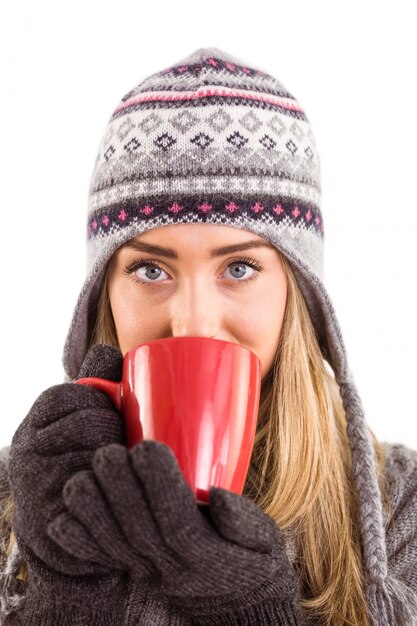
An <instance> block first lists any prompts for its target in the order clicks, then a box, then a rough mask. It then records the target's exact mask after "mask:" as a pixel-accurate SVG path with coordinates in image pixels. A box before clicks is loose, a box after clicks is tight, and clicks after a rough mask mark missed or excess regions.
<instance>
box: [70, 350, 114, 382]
mask: <svg viewBox="0 0 417 626" xmlns="http://www.w3.org/2000/svg"><path fill="white" fill-rule="evenodd" d="M122 372H123V355H122V353H121V351H120V349H119V348H118V347H117V346H110V345H107V344H96V345H95V346H93V347H92V348H90V350H89V351H88V352H87V355H86V357H85V359H84V361H83V364H82V365H81V368H80V371H79V372H78V378H90V377H98V378H106V379H107V380H112V381H114V382H118V381H119V380H121V378H122Z"/></svg>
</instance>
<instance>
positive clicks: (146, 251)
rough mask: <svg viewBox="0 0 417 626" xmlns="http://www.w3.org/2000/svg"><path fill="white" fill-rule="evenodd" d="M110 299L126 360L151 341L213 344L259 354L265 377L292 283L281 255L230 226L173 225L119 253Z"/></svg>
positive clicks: (113, 261)
mask: <svg viewBox="0 0 417 626" xmlns="http://www.w3.org/2000/svg"><path fill="white" fill-rule="evenodd" d="M259 244H262V245H259ZM222 248H224V249H222ZM226 248H228V249H226ZM232 248H233V249H232ZM109 296H110V305H111V309H112V312H113V317H114V322H115V325H116V331H117V336H118V340H119V345H120V349H121V351H122V353H123V354H125V353H126V352H127V351H128V350H130V349H131V348H134V347H135V346H137V345H138V344H140V343H143V342H145V341H150V340H152V339H161V338H163V337H184V336H190V337H191V336H192V337H214V338H215V339H223V340H225V341H231V342H234V343H238V344H240V345H242V346H244V347H246V348H248V349H249V350H251V351H252V352H254V353H255V354H256V355H257V356H258V357H259V359H260V360H261V363H262V377H264V376H265V375H266V374H267V373H268V371H269V370H270V369H271V367H272V365H273V362H274V357H275V352H276V347H277V343H278V339H279V336H280V333H281V327H282V322H283V318H284V310H285V303H286V298H287V283H286V278H285V274H284V270H283V267H282V263H281V257H280V254H279V252H278V251H277V250H276V248H274V247H273V246H272V245H271V244H269V243H268V242H267V241H266V240H265V239H263V238H262V237H259V236H258V235H255V234H253V233H251V232H249V231H245V230H241V229H238V228H235V227H231V226H219V225H215V224H172V225H169V226H164V227H161V228H156V229H154V230H150V231H147V232H145V233H142V234H140V235H137V236H136V237H134V238H133V239H131V240H130V241H129V242H127V243H126V244H125V245H124V246H122V247H121V248H119V249H118V250H117V251H116V252H115V253H114V255H113V257H112V258H111V260H110V263H109Z"/></svg>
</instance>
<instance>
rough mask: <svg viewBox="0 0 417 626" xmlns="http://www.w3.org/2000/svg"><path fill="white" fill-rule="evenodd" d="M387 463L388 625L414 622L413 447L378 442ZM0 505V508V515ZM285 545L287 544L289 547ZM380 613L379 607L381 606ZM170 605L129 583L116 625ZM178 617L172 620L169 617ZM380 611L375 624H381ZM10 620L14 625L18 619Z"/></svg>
mask: <svg viewBox="0 0 417 626" xmlns="http://www.w3.org/2000/svg"><path fill="white" fill-rule="evenodd" d="M384 447H385V451H386V455H387V463H386V467H385V477H386V480H387V487H388V491H389V494H390V500H391V505H392V510H393V517H392V520H391V521H390V522H388V520H386V519H384V526H386V530H385V540H386V546H387V554H388V573H389V575H390V577H391V580H394V579H395V581H396V584H397V586H398V587H399V588H401V589H402V593H403V598H404V607H403V608H399V605H394V606H391V607H389V610H390V611H391V615H390V620H391V621H390V624H391V626H416V625H417V612H416V606H417V567H416V563H417V451H414V450H411V449H409V448H408V447H406V446H404V445H401V444H384ZM7 457H8V448H3V449H2V450H1V451H0V459H1V462H0V502H1V503H3V507H4V504H5V502H6V501H7V498H8V496H9V495H10V487H9V484H8V480H7ZM2 512H3V508H1V509H0V515H1V513H2ZM9 533H10V528H7V529H6V528H5V529H4V530H3V535H2V539H3V543H2V548H1V552H0V561H1V562H2V563H3V566H2V569H1V571H0V623H1V624H4V625H5V626H7V625H8V624H13V616H15V615H18V613H19V607H20V606H21V605H22V604H23V602H24V597H25V587H24V584H23V583H21V584H20V585H19V583H16V578H15V577H16V573H17V572H18V570H19V567H20V565H21V563H22V559H21V556H20V554H19V552H18V550H17V547H15V549H14V551H13V552H12V553H11V554H10V556H9V557H8V559H6V558H5V546H6V544H7V540H8V535H9ZM285 540H286V545H287V553H288V556H289V558H290V560H291V562H293V560H294V558H295V552H294V548H293V542H292V536H291V533H288V532H287V533H286V535H285ZM290 545H291V547H290ZM384 611H385V609H384ZM173 619H174V618H173V617H172V616H171V615H170V609H169V606H168V605H167V603H166V601H165V600H164V598H162V597H157V596H155V595H152V593H150V591H149V590H147V589H146V588H142V589H138V588H137V587H134V586H132V587H131V589H130V594H129V597H128V598H127V600H126V614H125V615H124V616H120V623H121V624H126V625H127V626H137V625H138V624H146V625H149V624H155V625H156V626H159V625H161V626H162V625H167V624H173V623H174V621H173ZM175 619H178V618H175ZM384 620H385V617H384V614H383V613H382V614H381V619H380V620H379V621H378V619H377V620H376V621H375V624H384V623H385V621H384ZM16 623H19V622H18V621H17V622H16ZM176 623H177V626H185V625H186V624H187V622H186V621H177V622H176Z"/></svg>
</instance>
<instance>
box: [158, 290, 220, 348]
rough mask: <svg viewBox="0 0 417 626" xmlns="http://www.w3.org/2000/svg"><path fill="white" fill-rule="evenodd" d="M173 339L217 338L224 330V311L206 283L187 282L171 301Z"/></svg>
mask: <svg viewBox="0 0 417 626" xmlns="http://www.w3.org/2000/svg"><path fill="white" fill-rule="evenodd" d="M170 312H171V332H172V336H173V337H209V338H212V337H216V336H218V335H220V334H221V330H222V319H223V318H222V310H221V306H220V303H219V301H218V298H216V295H215V293H214V291H213V290H211V289H210V288H209V287H208V285H207V282H206V281H199V282H197V281H194V282H191V281H190V282H187V284H184V285H183V286H182V287H179V288H178V290H177V293H176V294H175V296H174V297H173V298H172V301H171V310H170Z"/></svg>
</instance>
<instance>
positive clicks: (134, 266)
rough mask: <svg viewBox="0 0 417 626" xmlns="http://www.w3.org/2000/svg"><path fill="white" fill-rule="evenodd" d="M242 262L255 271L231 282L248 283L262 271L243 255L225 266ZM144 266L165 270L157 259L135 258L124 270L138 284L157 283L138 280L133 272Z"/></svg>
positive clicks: (155, 282)
mask: <svg viewBox="0 0 417 626" xmlns="http://www.w3.org/2000/svg"><path fill="white" fill-rule="evenodd" d="M239 263H241V264H244V265H248V266H249V267H251V268H252V269H254V270H256V273H255V274H253V275H252V276H250V277H249V278H245V279H242V280H239V279H237V280H235V281H233V282H237V283H248V282H250V281H251V280H255V279H256V278H258V275H259V272H262V271H263V269H264V268H263V267H262V265H259V263H257V262H256V261H254V260H253V259H250V258H248V257H245V258H243V259H237V260H236V261H232V262H231V263H229V265H228V266H227V267H230V265H237V264H239ZM144 266H149V267H157V268H158V269H160V270H162V271H163V272H165V270H164V269H163V267H162V266H161V265H160V264H159V262H158V261H153V260H151V259H142V258H141V259H137V260H135V261H133V262H132V263H130V264H129V265H126V267H125V268H124V272H125V273H126V274H128V275H131V276H132V278H133V280H134V281H135V282H136V283H138V284H140V285H146V286H152V285H155V284H158V281H149V282H148V281H142V280H139V279H138V278H137V277H136V276H135V274H134V272H136V271H137V270H138V269H139V268H141V267H144Z"/></svg>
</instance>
